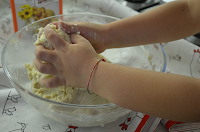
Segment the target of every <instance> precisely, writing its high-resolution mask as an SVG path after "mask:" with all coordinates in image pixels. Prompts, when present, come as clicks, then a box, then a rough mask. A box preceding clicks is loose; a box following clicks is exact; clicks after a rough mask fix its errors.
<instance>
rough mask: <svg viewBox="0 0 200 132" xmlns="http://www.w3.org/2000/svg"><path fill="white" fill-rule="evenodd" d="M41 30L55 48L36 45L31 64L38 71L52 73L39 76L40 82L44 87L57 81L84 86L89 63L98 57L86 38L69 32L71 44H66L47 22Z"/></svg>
mask: <svg viewBox="0 0 200 132" xmlns="http://www.w3.org/2000/svg"><path fill="white" fill-rule="evenodd" d="M44 33H45V36H46V38H47V39H48V41H49V42H50V43H51V44H52V46H53V47H54V48H55V49H54V50H47V49H45V48H44V47H43V46H42V45H38V46H36V48H35V56H36V59H35V60H34V65H35V66H36V68H37V69H38V71H40V72H41V73H45V74H51V75H55V76H54V77H53V78H50V79H47V78H43V79H41V80H40V83H41V85H43V86H44V87H47V88H53V87H57V86H61V85H64V86H69V87H81V88H86V87H87V81H88V78H89V75H90V72H91V70H92V67H93V65H94V64H95V63H96V61H97V60H98V59H99V57H98V55H97V53H96V52H95V50H94V49H93V47H92V45H91V44H90V43H89V41H88V40H86V39H85V38H84V37H82V36H81V35H78V34H72V35H71V36H70V39H71V41H72V43H73V44H69V43H68V42H66V41H65V40H64V39H62V38H61V37H60V36H59V34H57V33H56V32H55V31H54V30H53V29H51V28H50V27H49V26H46V27H45V28H44ZM41 61H45V62H48V63H42V62H41Z"/></svg>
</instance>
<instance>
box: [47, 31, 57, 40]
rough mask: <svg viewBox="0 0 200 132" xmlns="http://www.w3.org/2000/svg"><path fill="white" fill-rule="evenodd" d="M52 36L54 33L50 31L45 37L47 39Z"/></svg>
mask: <svg viewBox="0 0 200 132" xmlns="http://www.w3.org/2000/svg"><path fill="white" fill-rule="evenodd" d="M54 36H55V34H54V33H53V32H50V33H48V34H47V36H46V38H47V39H53V38H54Z"/></svg>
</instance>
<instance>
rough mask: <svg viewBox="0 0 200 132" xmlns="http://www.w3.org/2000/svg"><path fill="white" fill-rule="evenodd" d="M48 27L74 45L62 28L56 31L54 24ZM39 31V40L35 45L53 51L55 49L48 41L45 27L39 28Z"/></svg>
mask: <svg viewBox="0 0 200 132" xmlns="http://www.w3.org/2000/svg"><path fill="white" fill-rule="evenodd" d="M47 26H49V27H51V28H52V29H53V30H54V31H56V32H57V33H58V34H59V35H60V36H61V37H62V38H63V39H64V40H65V41H67V42H68V43H70V44H71V43H72V42H71V40H70V37H69V35H68V34H67V33H65V32H64V31H63V30H61V29H60V27H59V28H58V29H56V25H54V24H48V25H47ZM38 30H39V33H38V35H37V40H36V42H35V43H34V44H35V45H36V46H37V45H40V44H41V45H43V46H44V47H45V48H46V49H49V50H53V49H54V47H53V46H52V45H51V44H50V42H49V41H48V40H47V39H46V37H45V35H44V31H43V27H41V28H39V29H38Z"/></svg>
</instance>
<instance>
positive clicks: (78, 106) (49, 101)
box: [1, 13, 167, 108]
mask: <svg viewBox="0 0 200 132" xmlns="http://www.w3.org/2000/svg"><path fill="white" fill-rule="evenodd" d="M79 15H89V16H99V17H105V18H112V19H115V20H119V18H117V17H113V16H108V15H101V14H92V13H74V14H66V15H55V16H52V17H48V18H44V19H41V20H39V21H36V22H34V23H38V22H40V21H43V20H45V19H49V18H54V17H57V18H59V17H62V16H79ZM34 23H31V24H29V25H27V26H25V27H23V28H22V29H20V30H18V31H17V32H16V33H14V34H13V35H12V36H11V37H10V38H9V39H8V41H7V42H6V44H5V46H4V48H3V51H2V56H1V60H2V67H3V70H4V72H5V73H6V75H7V76H8V78H9V79H10V81H11V83H12V84H13V85H14V86H15V87H17V88H16V90H18V88H19V89H20V90H21V91H22V92H24V93H25V94H28V95H30V96H32V97H33V98H36V99H39V100H41V101H44V102H47V103H52V104H54V105H61V106H64V107H76V108H105V107H111V106H116V105H115V104H113V103H109V104H101V105H78V104H69V103H60V102H56V101H52V100H49V99H45V98H42V97H40V96H37V95H35V94H34V93H31V92H29V91H27V90H26V89H25V88H23V87H22V86H20V85H19V84H18V83H17V82H15V81H14V80H13V79H12V77H11V75H10V73H9V72H8V70H7V66H6V63H5V52H6V48H7V45H8V43H9V42H10V41H11V40H12V38H15V36H16V35H18V34H20V32H22V31H23V30H24V29H26V28H27V27H28V26H30V25H32V24H34ZM158 45H159V46H160V48H161V49H162V52H163V56H164V64H163V69H162V72H165V70H166V63H167V60H166V54H165V52H164V49H163V47H162V45H161V44H158Z"/></svg>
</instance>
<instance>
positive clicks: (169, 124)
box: [165, 121, 184, 130]
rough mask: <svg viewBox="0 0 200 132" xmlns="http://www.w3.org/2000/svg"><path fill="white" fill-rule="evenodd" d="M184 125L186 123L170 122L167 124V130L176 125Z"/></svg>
mask: <svg viewBox="0 0 200 132" xmlns="http://www.w3.org/2000/svg"><path fill="white" fill-rule="evenodd" d="M182 123H184V122H177V121H168V122H167V123H166V124H165V127H166V128H167V130H169V129H170V128H171V127H172V126H173V125H175V124H182Z"/></svg>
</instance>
